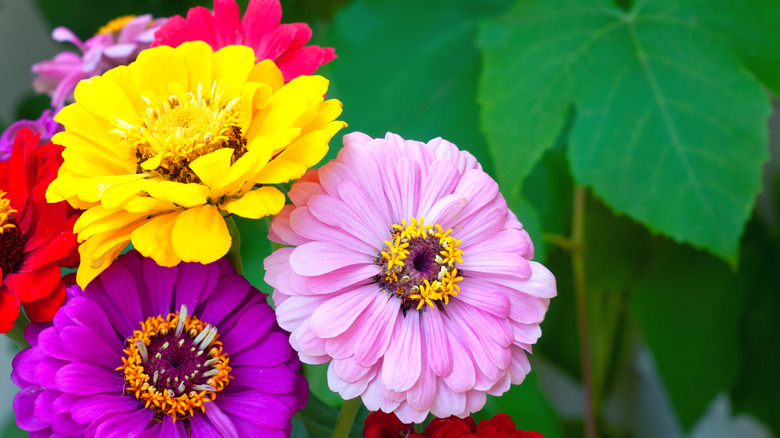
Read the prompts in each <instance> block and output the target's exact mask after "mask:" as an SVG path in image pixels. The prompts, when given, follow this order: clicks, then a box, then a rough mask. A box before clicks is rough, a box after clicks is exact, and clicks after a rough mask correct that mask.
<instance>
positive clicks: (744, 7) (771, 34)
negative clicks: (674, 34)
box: [675, 0, 780, 94]
mask: <svg viewBox="0 0 780 438" xmlns="http://www.w3.org/2000/svg"><path fill="white" fill-rule="evenodd" d="M680 3H681V4H680V5H677V7H678V8H679V9H680V13H677V14H675V16H678V17H680V18H682V19H683V20H685V21H682V22H680V23H679V24H680V25H684V26H690V27H692V28H695V29H697V30H698V31H700V32H704V33H712V35H713V37H715V38H721V39H722V40H723V41H725V42H726V43H728V44H729V45H730V46H731V47H732V48H733V49H734V50H735V51H736V52H737V53H738V54H739V56H740V58H741V59H742V60H743V62H744V63H745V65H746V66H747V67H748V68H749V69H750V70H751V71H752V72H753V73H754V74H755V75H756V76H757V77H758V79H759V80H761V82H763V83H764V84H765V85H766V86H768V87H769V88H771V89H772V91H773V92H774V93H775V94H780V38H777V23H780V2H777V1H774V0H686V1H685V2H680ZM713 31H714V32H713Z"/></svg>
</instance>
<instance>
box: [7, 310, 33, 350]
mask: <svg viewBox="0 0 780 438" xmlns="http://www.w3.org/2000/svg"><path fill="white" fill-rule="evenodd" d="M29 323H30V320H29V319H28V318H27V315H25V313H24V312H19V317H17V318H16V322H14V327H13V328H12V329H11V330H10V331H9V332H7V333H6V334H5V335H6V336H8V337H9V338H11V339H12V340H13V341H14V342H16V345H18V346H19V348H21V349H24V348H30V343H29V342H27V339H25V337H24V329H25V328H27V324H29Z"/></svg>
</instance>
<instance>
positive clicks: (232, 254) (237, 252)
mask: <svg viewBox="0 0 780 438" xmlns="http://www.w3.org/2000/svg"><path fill="white" fill-rule="evenodd" d="M225 223H226V224H227V227H228V231H229V232H230V237H231V238H232V239H233V240H232V241H231V242H230V249H229V250H228V253H227V258H228V260H230V264H231V265H233V267H234V268H236V272H238V275H244V266H243V265H242V264H241V233H239V232H238V227H237V226H236V221H235V220H233V216H228V217H226V218H225Z"/></svg>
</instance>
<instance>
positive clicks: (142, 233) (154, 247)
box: [131, 213, 181, 266]
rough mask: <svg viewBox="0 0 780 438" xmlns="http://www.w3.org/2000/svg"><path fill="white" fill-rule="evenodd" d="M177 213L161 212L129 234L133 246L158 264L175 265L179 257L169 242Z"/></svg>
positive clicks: (179, 259) (179, 260)
mask: <svg viewBox="0 0 780 438" xmlns="http://www.w3.org/2000/svg"><path fill="white" fill-rule="evenodd" d="M178 217H179V213H172V214H163V215H160V216H157V217H155V218H152V219H150V220H148V221H146V223H144V224H143V225H141V226H140V227H138V228H136V229H135V230H134V231H133V233H132V234H131V239H132V242H133V246H134V247H135V249H137V250H138V252H140V253H141V255H143V256H144V257H151V258H153V259H154V261H155V262H157V264H158V265H160V266H176V265H177V264H178V263H179V262H181V257H179V256H178V255H176V252H175V251H174V250H173V243H171V233H172V232H173V225H174V223H176V219H177V218H178Z"/></svg>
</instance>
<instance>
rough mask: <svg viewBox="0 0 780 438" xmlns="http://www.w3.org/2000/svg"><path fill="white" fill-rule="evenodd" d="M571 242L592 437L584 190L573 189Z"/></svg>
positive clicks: (587, 417) (587, 422)
mask: <svg viewBox="0 0 780 438" xmlns="http://www.w3.org/2000/svg"><path fill="white" fill-rule="evenodd" d="M571 228H572V231H571V242H572V245H573V247H574V251H572V253H571V256H572V270H573V271H574V293H575V296H576V300H577V325H578V328H579V338H580V363H581V367H582V386H583V393H584V397H585V437H586V438H596V415H595V410H594V394H593V371H592V369H591V360H590V342H589V335H590V332H589V331H588V301H587V294H586V290H587V281H586V276H585V189H584V188H582V187H579V186H577V187H575V189H574V214H573V216H572V227H571Z"/></svg>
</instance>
